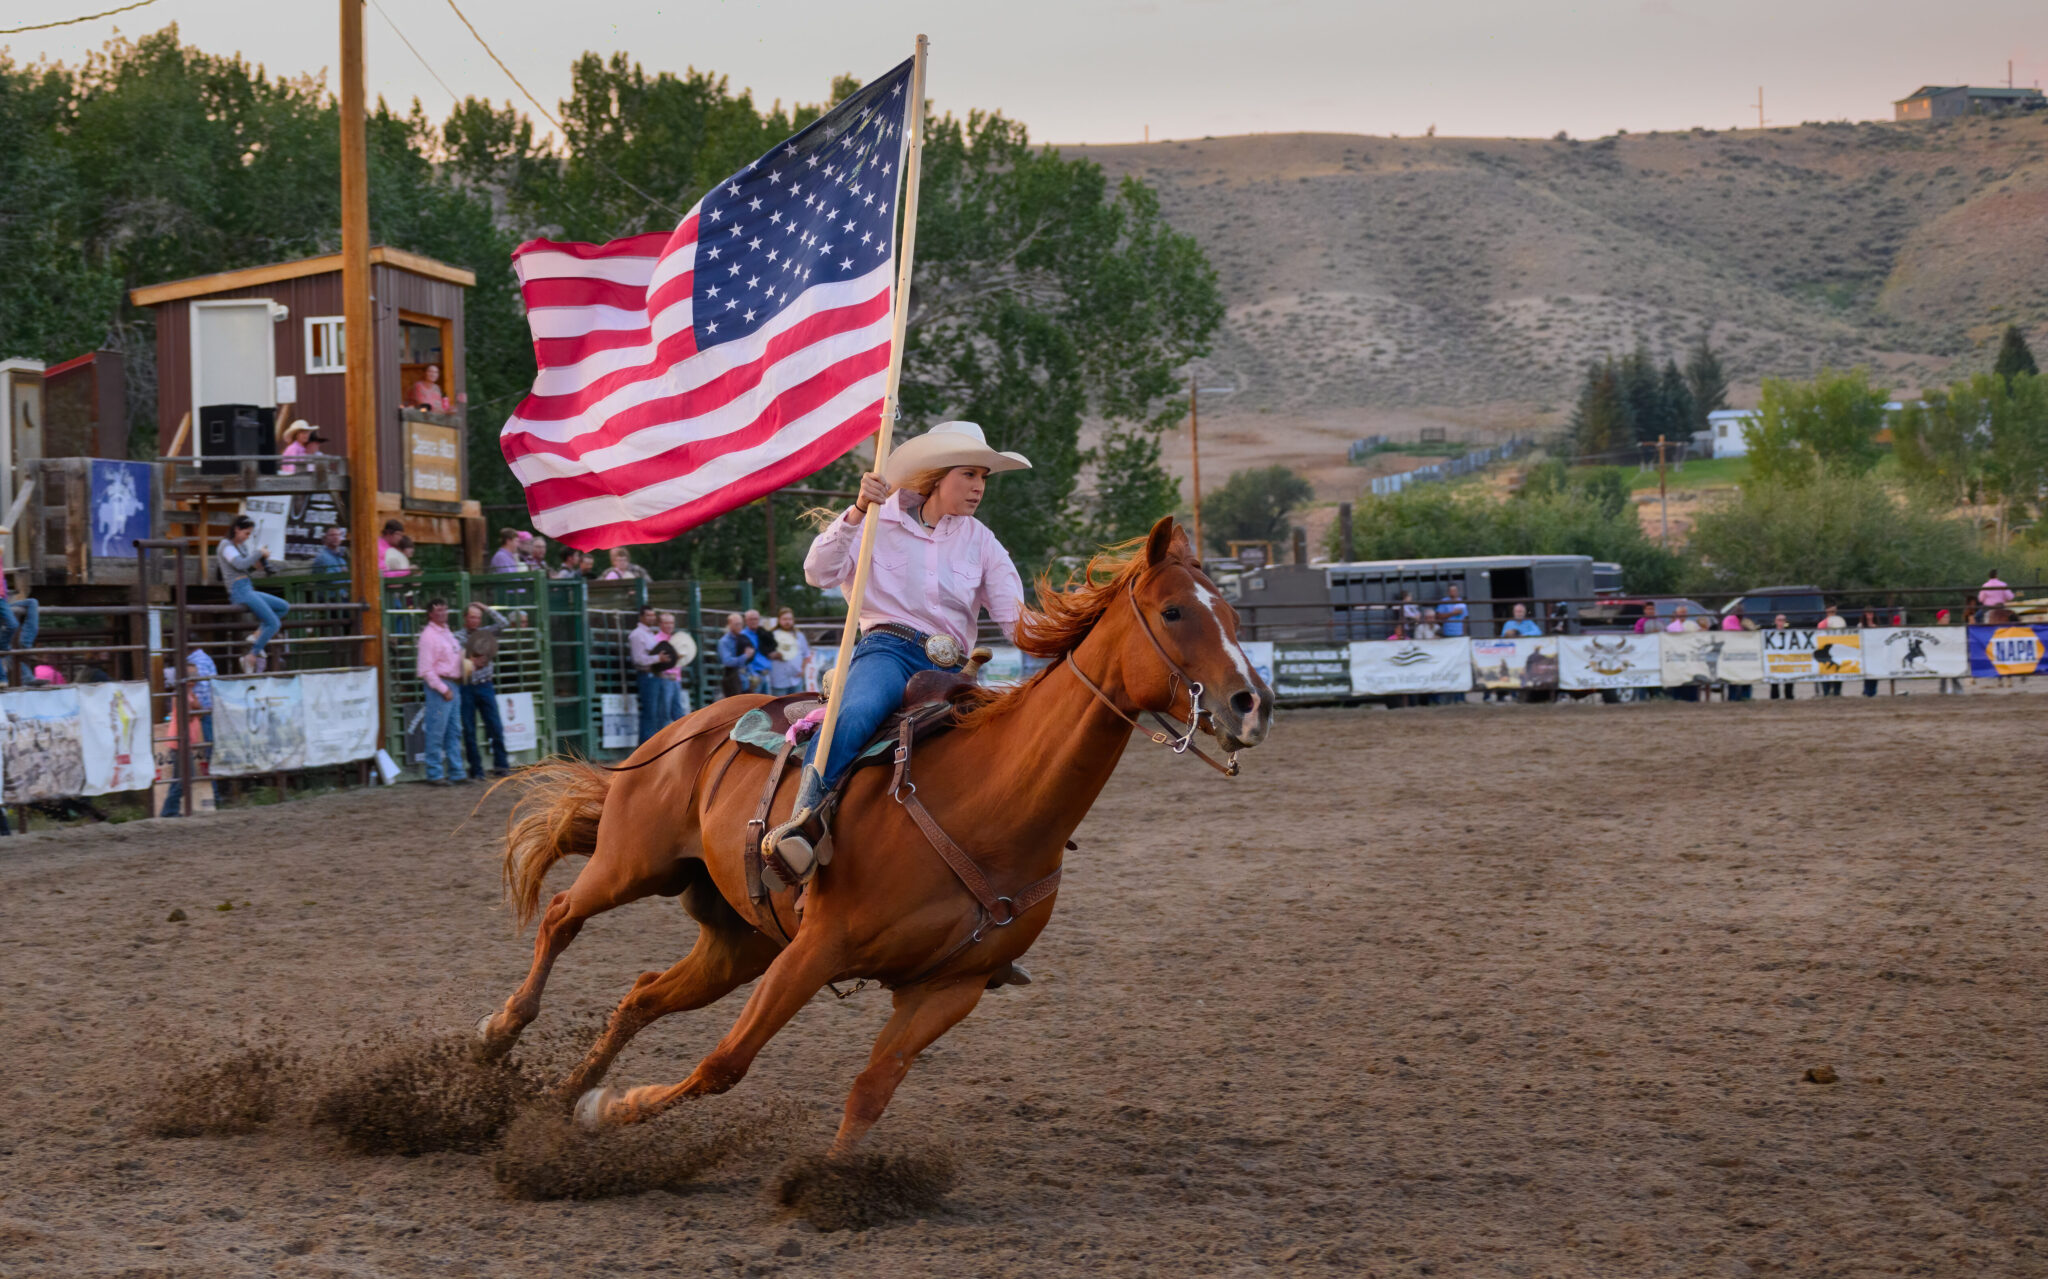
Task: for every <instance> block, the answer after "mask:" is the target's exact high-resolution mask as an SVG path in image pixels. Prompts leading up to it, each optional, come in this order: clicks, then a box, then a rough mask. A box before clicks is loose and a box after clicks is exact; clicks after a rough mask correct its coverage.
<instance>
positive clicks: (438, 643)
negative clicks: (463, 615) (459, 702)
mask: <svg viewBox="0 0 2048 1279" xmlns="http://www.w3.org/2000/svg"><path fill="white" fill-rule="evenodd" d="M417 669H418V671H419V677H420V678H421V679H423V680H425V681H426V683H427V687H428V688H431V689H433V690H434V691H435V692H436V693H446V692H447V691H448V681H449V680H459V679H461V678H462V645H460V644H458V643H456V642H455V633H454V632H453V631H451V630H449V629H448V628H447V627H445V626H435V625H434V624H433V623H431V622H429V623H428V624H427V625H425V626H422V627H421V628H420V654H419V666H418V668H417Z"/></svg>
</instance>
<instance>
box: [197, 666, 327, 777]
mask: <svg viewBox="0 0 2048 1279" xmlns="http://www.w3.org/2000/svg"><path fill="white" fill-rule="evenodd" d="M303 678H304V677H303V676H299V675H261V676H257V677H255V678H253V679H244V678H218V679H215V680H213V681H212V684H213V775H214V776H216V777H243V776H247V775H249V774H251V773H281V772H285V771H286V770H288V769H294V768H304V767H305V766H306V703H305V690H304V687H303V685H302V684H301V682H300V681H301V680H302V679H303Z"/></svg>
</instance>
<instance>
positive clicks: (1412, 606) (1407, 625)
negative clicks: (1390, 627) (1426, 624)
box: [1396, 591, 1422, 635]
mask: <svg viewBox="0 0 2048 1279" xmlns="http://www.w3.org/2000/svg"><path fill="white" fill-rule="evenodd" d="M1396 599H1397V601H1398V602H1399V603H1400V605H1401V625H1400V627H1399V628H1398V629H1400V630H1404V631H1406V632H1408V633H1409V634H1411V635H1412V634H1413V633H1414V632H1415V626H1416V624H1417V623H1418V622H1420V621H1421V620H1422V606H1421V605H1420V604H1417V603H1416V602H1415V592H1414V591H1402V592H1401V594H1400V595H1399V596H1397V597H1396Z"/></svg>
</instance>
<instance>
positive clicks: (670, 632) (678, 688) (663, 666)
mask: <svg viewBox="0 0 2048 1279" xmlns="http://www.w3.org/2000/svg"><path fill="white" fill-rule="evenodd" d="M657 624H658V625H659V627H660V628H661V642H660V643H658V644H656V645H655V646H654V656H655V658H656V661H655V668H656V669H657V670H659V671H660V673H661V679H662V690H661V692H662V699H663V702H664V705H663V707H662V712H661V713H662V716H663V719H662V721H661V722H662V723H664V724H670V723H674V722H675V721H676V720H679V719H681V718H682V717H683V713H684V711H683V672H684V671H685V670H687V669H688V668H689V665H690V663H691V661H693V660H695V658H696V656H697V645H696V643H695V641H693V640H691V638H690V637H689V635H687V634H679V633H678V632H677V631H676V615H675V614H674V613H663V614H662V615H661V618H660V620H659V622H658V623H657Z"/></svg>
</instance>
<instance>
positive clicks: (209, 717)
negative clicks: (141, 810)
mask: <svg viewBox="0 0 2048 1279" xmlns="http://www.w3.org/2000/svg"><path fill="white" fill-rule="evenodd" d="M171 722H172V723H176V722H177V717H176V715H175V714H174V715H173V716H172V719H171ZM199 735H200V736H201V737H204V738H205V739H206V753H207V756H208V757H209V758H210V757H211V756H212V755H213V712H212V711H200V712H199ZM193 765H194V767H193V769H192V775H193V776H194V777H197V776H199V769H198V767H197V765H198V761H197V760H194V761H193ZM184 798H185V779H184V778H183V777H180V776H179V775H178V774H177V773H176V772H173V773H172V774H171V787H170V789H169V790H167V791H165V792H164V811H163V812H161V813H159V814H157V816H159V817H182V816H183V815H184V814H183V812H182V811H181V810H180V807H179V805H180V804H181V803H182V802H183V800H184Z"/></svg>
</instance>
